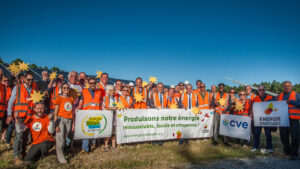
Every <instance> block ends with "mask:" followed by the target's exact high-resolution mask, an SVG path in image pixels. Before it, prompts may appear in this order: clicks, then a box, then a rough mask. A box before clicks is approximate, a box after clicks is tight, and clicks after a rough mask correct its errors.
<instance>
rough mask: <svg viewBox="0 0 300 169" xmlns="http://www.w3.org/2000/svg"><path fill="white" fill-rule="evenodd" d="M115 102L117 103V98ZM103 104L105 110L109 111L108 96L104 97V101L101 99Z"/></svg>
mask: <svg viewBox="0 0 300 169" xmlns="http://www.w3.org/2000/svg"><path fill="white" fill-rule="evenodd" d="M114 99H115V101H116V102H117V100H118V99H117V98H115V97H114ZM103 102H104V104H105V109H109V108H110V107H111V106H110V96H105V97H104V99H103Z"/></svg>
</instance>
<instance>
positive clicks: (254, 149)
mask: <svg viewBox="0 0 300 169" xmlns="http://www.w3.org/2000/svg"><path fill="white" fill-rule="evenodd" d="M257 150H258V149H257V148H252V149H251V150H250V151H252V152H255V151H257Z"/></svg>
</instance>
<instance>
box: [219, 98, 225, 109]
mask: <svg viewBox="0 0 300 169" xmlns="http://www.w3.org/2000/svg"><path fill="white" fill-rule="evenodd" d="M218 102H219V103H220V106H221V107H225V104H226V100H225V99H223V98H221V99H219V101H218Z"/></svg>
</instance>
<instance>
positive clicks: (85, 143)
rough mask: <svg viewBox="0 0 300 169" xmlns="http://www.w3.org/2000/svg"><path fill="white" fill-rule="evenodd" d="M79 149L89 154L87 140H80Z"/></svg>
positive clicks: (88, 142) (88, 141)
mask: <svg viewBox="0 0 300 169" xmlns="http://www.w3.org/2000/svg"><path fill="white" fill-rule="evenodd" d="M81 148H82V149H83V150H84V151H85V152H89V151H90V140H89V139H85V140H82V145H81Z"/></svg>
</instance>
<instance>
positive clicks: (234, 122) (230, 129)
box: [220, 114, 251, 140]
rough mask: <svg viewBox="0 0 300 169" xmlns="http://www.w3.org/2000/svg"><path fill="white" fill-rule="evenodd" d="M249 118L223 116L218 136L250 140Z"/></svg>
mask: <svg viewBox="0 0 300 169" xmlns="http://www.w3.org/2000/svg"><path fill="white" fill-rule="evenodd" d="M250 131H251V118H250V117H246V116H239V115H231V114H223V115H222V116H221V120H220V135H223V136H229V137H235V138H240V139H245V140H250Z"/></svg>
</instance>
